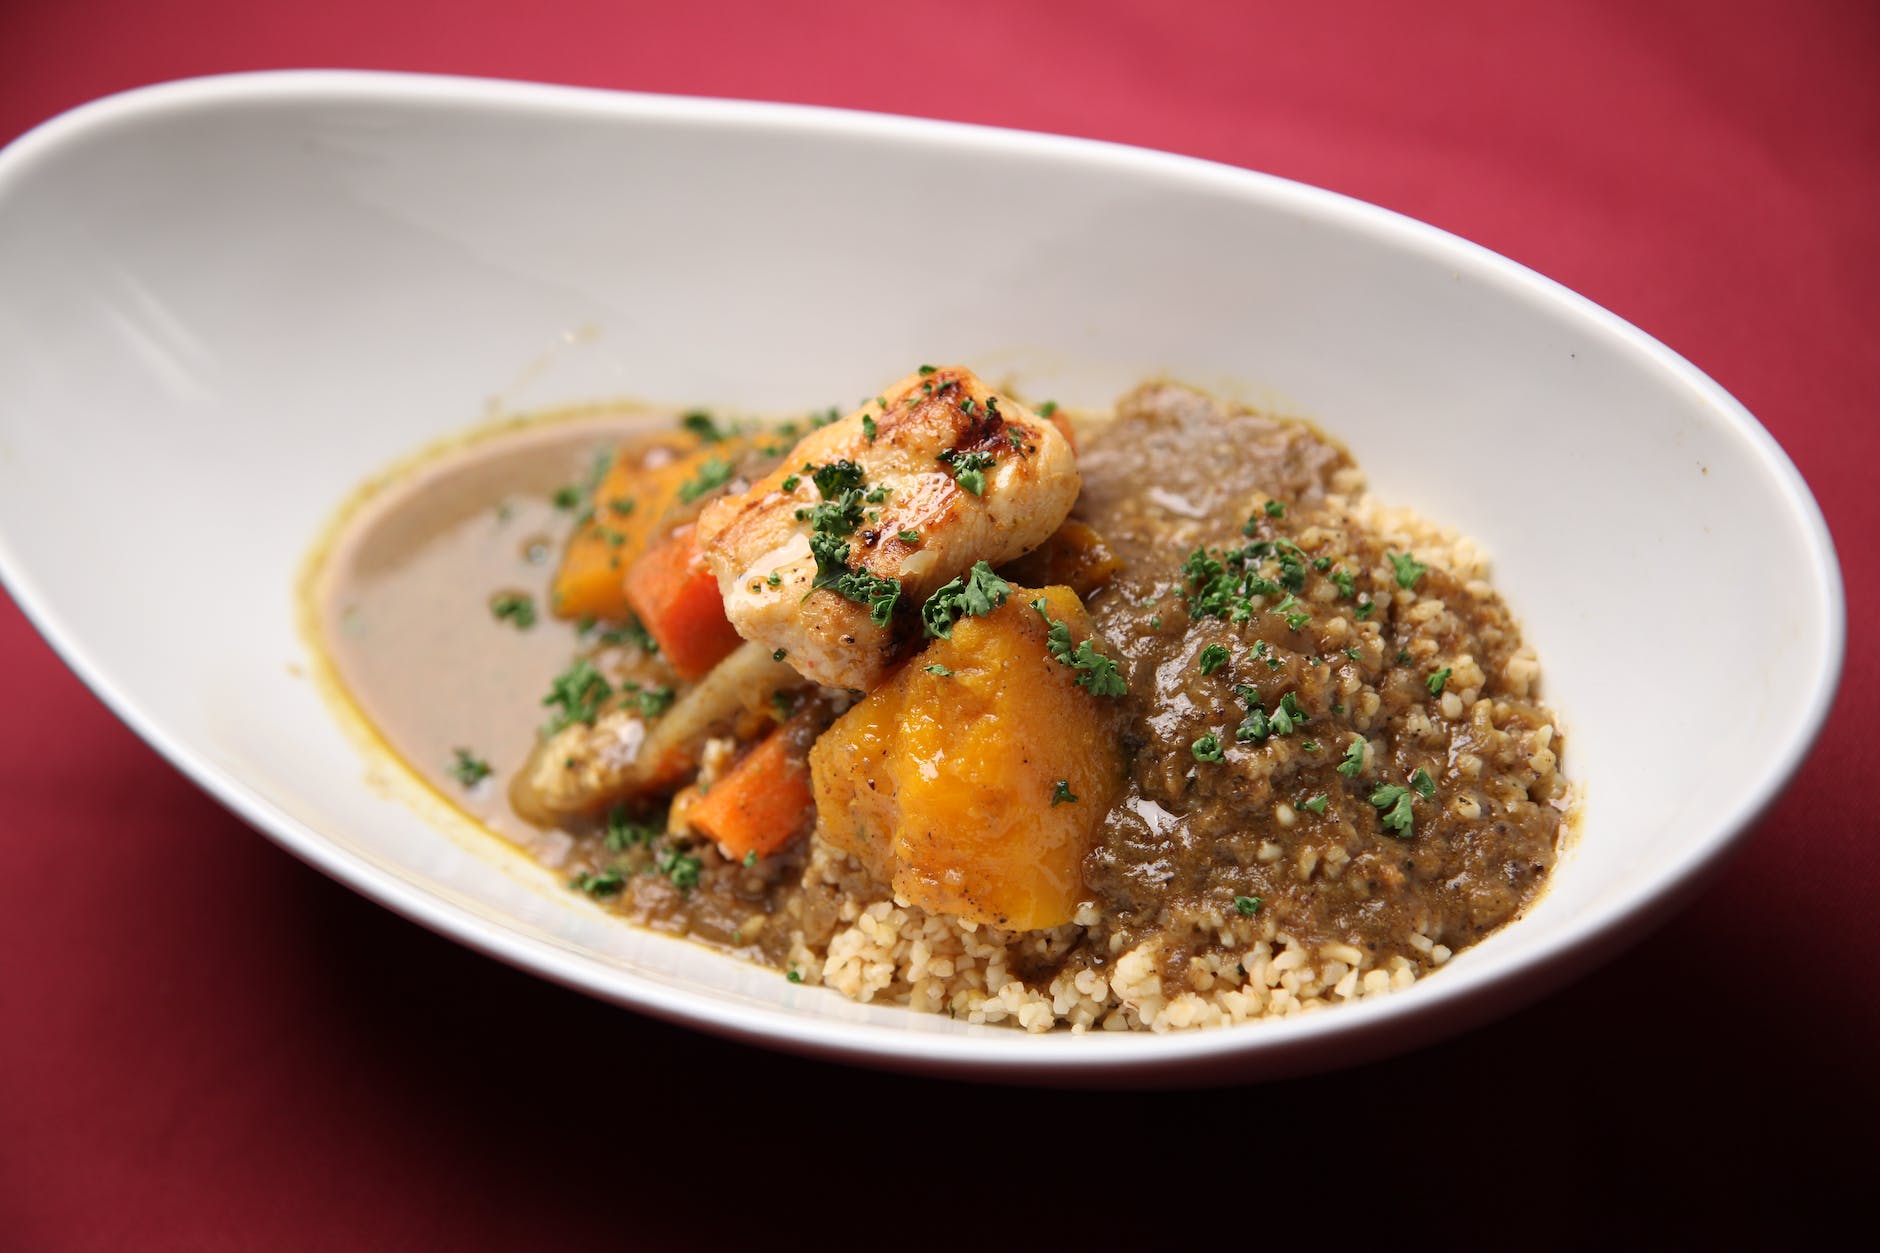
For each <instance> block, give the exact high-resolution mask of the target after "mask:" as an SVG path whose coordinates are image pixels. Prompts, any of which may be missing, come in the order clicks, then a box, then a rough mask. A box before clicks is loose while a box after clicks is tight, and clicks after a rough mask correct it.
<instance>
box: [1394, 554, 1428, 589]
mask: <svg viewBox="0 0 1880 1253" xmlns="http://www.w3.org/2000/svg"><path fill="white" fill-rule="evenodd" d="M1384 555H1385V556H1386V557H1388V558H1390V568H1391V569H1392V570H1394V571H1396V573H1397V586H1398V587H1415V586H1416V585H1417V580H1418V579H1420V578H1422V577H1423V572H1424V571H1425V570H1428V569H1429V567H1428V566H1426V565H1424V564H1423V563H1422V562H1420V561H1418V560H1417V559H1416V558H1415V557H1412V556H1411V555H1410V554H1409V553H1401V554H1399V553H1385V554H1384Z"/></svg>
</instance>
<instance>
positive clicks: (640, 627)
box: [599, 617, 659, 655]
mask: <svg viewBox="0 0 1880 1253" xmlns="http://www.w3.org/2000/svg"><path fill="white" fill-rule="evenodd" d="M599 639H600V642H601V643H603V644H613V645H616V646H617V645H620V644H635V645H638V646H639V648H640V649H641V650H642V651H643V652H645V653H647V654H648V655H651V654H653V653H657V652H658V651H659V641H658V640H656V639H654V638H653V635H652V632H650V631H648V630H647V629H646V627H645V625H644V624H643V623H641V621H640V620H639V619H638V618H631V617H630V618H628V619H627V620H626V621H625V622H623V623H621V624H620V625H619V626H617V627H610V628H608V629H607V630H605V631H602V632H601V633H600V636H599Z"/></svg>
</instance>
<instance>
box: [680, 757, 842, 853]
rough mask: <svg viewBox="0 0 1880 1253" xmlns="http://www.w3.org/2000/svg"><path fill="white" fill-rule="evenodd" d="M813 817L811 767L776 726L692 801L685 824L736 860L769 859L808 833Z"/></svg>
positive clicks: (813, 798)
mask: <svg viewBox="0 0 1880 1253" xmlns="http://www.w3.org/2000/svg"><path fill="white" fill-rule="evenodd" d="M815 812H816V796H815V793H814V791H813V790H812V789H811V787H810V777H809V763H808V762H806V761H805V760H804V759H803V758H802V756H801V755H800V754H799V753H798V752H797V750H796V749H794V748H793V747H792V745H791V743H790V736H789V734H788V732H787V728H784V727H779V728H777V729H776V730H775V731H772V732H771V733H770V735H769V736H768V737H767V738H766V739H764V740H763V741H762V742H761V743H760V744H758V746H757V747H756V748H754V749H752V750H751V751H750V752H749V753H747V754H745V756H744V758H743V760H741V761H739V762H738V764H737V765H735V766H733V767H732V768H731V769H730V771H729V772H727V773H726V774H725V776H724V777H723V778H721V779H719V780H718V781H717V782H715V783H713V784H712V785H711V790H710V791H708V792H706V793H705V794H704V795H703V796H701V797H699V798H698V800H697V801H695V802H693V804H692V807H691V808H690V809H689V810H687V811H686V821H687V822H689V823H690V824H691V825H692V829H693V830H695V831H698V832H700V833H702V834H704V835H706V836H708V837H709V838H711V839H713V840H716V841H717V842H718V847H719V849H720V850H721V851H722V852H723V853H724V855H725V856H726V857H729V858H731V860H733V861H740V860H742V859H743V858H745V857H746V856H748V855H750V854H752V853H755V854H756V855H757V856H759V857H768V856H770V855H771V854H772V853H774V852H776V851H777V850H778V849H780V848H782V847H783V846H784V845H786V844H788V843H789V842H790V841H791V840H793V839H795V838H796V837H797V836H799V835H801V834H802V833H803V832H804V831H805V830H807V829H808V828H809V825H810V821H811V819H812V818H813V817H814V816H815Z"/></svg>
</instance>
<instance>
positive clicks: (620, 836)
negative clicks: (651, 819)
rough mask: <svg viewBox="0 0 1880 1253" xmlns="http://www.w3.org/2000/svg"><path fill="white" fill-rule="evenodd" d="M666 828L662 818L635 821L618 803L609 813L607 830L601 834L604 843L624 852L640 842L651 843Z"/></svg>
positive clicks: (617, 851) (619, 851) (615, 850)
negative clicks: (656, 822)
mask: <svg viewBox="0 0 1880 1253" xmlns="http://www.w3.org/2000/svg"><path fill="white" fill-rule="evenodd" d="M665 829H666V824H665V822H664V821H663V820H662V821H661V822H659V823H658V824H657V825H655V824H653V823H644V822H634V821H632V820H631V819H629V818H628V817H627V811H626V809H625V807H624V806H619V805H616V806H615V807H614V808H613V810H612V812H610V813H609V814H608V815H607V830H606V832H605V833H604V834H603V835H602V836H601V840H602V842H603V843H605V844H606V845H607V847H608V848H609V849H611V850H612V851H614V852H616V853H624V852H626V851H627V850H628V849H630V848H633V847H635V846H636V845H640V844H651V843H652V842H653V841H654V840H655V839H657V838H658V837H659V833H660V832H661V831H664V830H665Z"/></svg>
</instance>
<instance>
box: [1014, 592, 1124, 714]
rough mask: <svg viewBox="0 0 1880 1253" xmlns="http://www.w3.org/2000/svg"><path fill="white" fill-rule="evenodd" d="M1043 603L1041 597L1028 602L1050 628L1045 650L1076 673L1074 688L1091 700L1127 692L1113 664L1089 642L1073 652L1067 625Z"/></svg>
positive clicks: (1046, 636) (1069, 629)
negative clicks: (1083, 690) (1082, 690)
mask: <svg viewBox="0 0 1880 1253" xmlns="http://www.w3.org/2000/svg"><path fill="white" fill-rule="evenodd" d="M1046 603H1047V602H1046V601H1045V598H1044V597H1042V596H1040V597H1039V598H1038V599H1037V600H1034V601H1032V602H1031V607H1032V608H1033V609H1035V610H1037V611H1038V616H1039V617H1040V618H1043V619H1044V620H1045V622H1046V624H1047V625H1049V627H1050V630H1049V631H1048V632H1047V633H1046V635H1045V647H1046V648H1048V649H1050V650H1051V655H1052V656H1053V657H1055V658H1056V659H1057V660H1058V661H1059V662H1060V663H1062V664H1063V665H1067V666H1069V667H1070V668H1071V669H1073V670H1075V671H1077V678H1076V680H1075V682H1076V683H1077V686H1079V687H1081V688H1083V689H1085V690H1086V691H1088V692H1089V693H1090V694H1091V695H1092V696H1121V695H1123V693H1125V692H1127V691H1128V690H1129V685H1128V684H1127V683H1125V682H1124V680H1123V675H1122V672H1121V671H1119V670H1118V669H1117V668H1116V663H1115V662H1114V661H1112V660H1110V659H1109V658H1108V657H1105V656H1104V655H1103V654H1102V653H1100V652H1098V651H1097V649H1096V646H1095V645H1093V644H1092V643H1091V642H1090V641H1089V640H1088V639H1086V640H1084V641H1083V642H1082V643H1080V644H1078V645H1077V646H1076V647H1075V648H1072V647H1071V626H1070V623H1068V622H1060V621H1058V620H1057V619H1056V618H1053V617H1052V616H1051V615H1050V613H1049V612H1047V610H1046V608H1045V606H1046Z"/></svg>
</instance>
